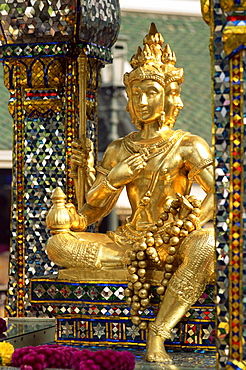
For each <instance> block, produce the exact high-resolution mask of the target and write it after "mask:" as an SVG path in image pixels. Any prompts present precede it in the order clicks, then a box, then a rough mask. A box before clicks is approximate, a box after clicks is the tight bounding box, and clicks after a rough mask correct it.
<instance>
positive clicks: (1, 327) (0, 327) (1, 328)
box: [0, 317, 7, 334]
mask: <svg viewBox="0 0 246 370" xmlns="http://www.w3.org/2000/svg"><path fill="white" fill-rule="evenodd" d="M6 330H7V324H6V321H5V320H4V319H2V318H1V317H0V334H3V333H4V332H5V331H6Z"/></svg>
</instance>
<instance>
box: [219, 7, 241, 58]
mask: <svg viewBox="0 0 246 370" xmlns="http://www.w3.org/2000/svg"><path fill="white" fill-rule="evenodd" d="M245 3H246V1H245ZM223 42H224V48H225V52H226V54H227V55H229V54H231V53H232V52H233V50H235V49H237V48H238V47H239V46H241V45H246V26H228V27H225V28H224V31H223Z"/></svg>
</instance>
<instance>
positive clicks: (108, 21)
mask: <svg viewBox="0 0 246 370" xmlns="http://www.w3.org/2000/svg"><path fill="white" fill-rule="evenodd" d="M0 21H1V29H0V30H1V31H0V32H1V41H2V46H1V47H0V58H1V60H2V61H3V65H4V83H5V85H6V87H7V88H8V89H9V91H10V101H9V110H10V113H11V115H12V117H13V158H14V163H13V194H12V199H13V205H12V206H13V207H12V209H13V210H12V245H11V251H10V273H9V274H10V275H9V288H8V299H7V306H6V311H7V314H8V315H9V316H18V317H21V316H36V315H38V316H40V315H42V314H43V312H42V306H41V305H40V306H39V305H32V304H31V303H30V300H29V283H30V279H31V278H32V277H33V276H43V275H46V276H47V275H49V274H52V273H54V272H55V271H57V266H54V264H53V263H52V262H50V260H49V259H48V258H47V256H46V254H45V243H46V240H47V238H48V231H47V229H46V225H45V217H46V212H47V208H49V206H50V205H51V203H50V195H51V192H52V191H53V189H55V187H56V186H60V187H62V188H63V190H64V191H65V192H66V194H67V197H68V201H72V200H73V197H74V194H73V180H72V178H71V176H70V155H71V142H72V140H73V139H74V138H77V137H78V135H79V125H81V122H80V119H79V118H80V116H81V115H80V114H79V103H80V98H81V94H83V95H84V101H85V109H86V112H85V111H83V112H82V114H84V117H85V122H84V123H85V125H84V131H85V132H84V136H86V137H89V138H90V139H91V140H92V141H93V142H94V146H95V148H96V147H97V89H98V84H99V78H100V70H101V68H102V67H103V66H104V64H106V63H111V62H112V56H111V50H110V48H111V46H112V45H113V44H114V42H115V41H116V37H117V34H118V30H119V4H118V0H107V1H103V2H91V1H89V0H88V1H87V0H81V2H80V3H78V2H77V1H75V0H68V1H66V2H65V3H64V2H60V1H53V2H52V4H51V3H50V2H49V1H47V0H44V1H39V0H36V1H33V2H32V4H31V5H30V4H29V3H27V2H25V1H16V0H14V1H10V0H3V2H2V3H1V4H0ZM81 54H82V55H83V56H84V59H85V66H86V76H83V73H82V78H83V77H84V80H85V85H84V88H83V91H81V90H79V84H80V81H79V78H78V73H79V70H78V56H79V55H81ZM79 92H80V93H79Z"/></svg>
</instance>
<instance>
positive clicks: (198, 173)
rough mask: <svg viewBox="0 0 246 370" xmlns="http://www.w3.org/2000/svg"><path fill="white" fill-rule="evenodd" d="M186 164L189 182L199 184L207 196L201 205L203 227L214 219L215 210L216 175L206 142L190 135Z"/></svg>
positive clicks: (186, 149) (185, 151)
mask: <svg viewBox="0 0 246 370" xmlns="http://www.w3.org/2000/svg"><path fill="white" fill-rule="evenodd" d="M186 140H187V141H186V144H187V145H186V146H185V150H184V153H185V162H186V165H187V167H188V170H189V173H188V178H189V180H191V181H193V182H195V183H198V184H199V185H200V186H201V188H202V189H203V190H204V191H205V193H206V194H207V195H206V197H205V198H204V200H203V202H202V205H201V215H200V223H201V226H202V225H204V224H205V223H206V222H208V221H210V220H211V219H212V218H213V209H214V174H213V158H212V153H211V150H210V148H209V146H208V144H207V143H206V141H205V140H203V139H202V138H200V137H198V136H194V135H190V136H189V137H188V139H186Z"/></svg>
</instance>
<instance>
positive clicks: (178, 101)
mask: <svg viewBox="0 0 246 370" xmlns="http://www.w3.org/2000/svg"><path fill="white" fill-rule="evenodd" d="M175 103H176V104H175V105H176V107H177V108H179V109H182V108H183V106H184V103H183V101H182V99H181V98H180V97H177V98H176V102H175Z"/></svg>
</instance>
